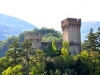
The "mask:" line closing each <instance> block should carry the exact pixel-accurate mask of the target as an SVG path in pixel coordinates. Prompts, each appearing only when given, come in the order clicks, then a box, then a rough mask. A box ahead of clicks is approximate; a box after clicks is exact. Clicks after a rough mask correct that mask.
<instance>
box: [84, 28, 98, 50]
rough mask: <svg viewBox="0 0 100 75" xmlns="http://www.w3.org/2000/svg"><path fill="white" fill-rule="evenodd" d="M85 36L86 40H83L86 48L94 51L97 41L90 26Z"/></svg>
mask: <svg viewBox="0 0 100 75" xmlns="http://www.w3.org/2000/svg"><path fill="white" fill-rule="evenodd" d="M86 38H87V40H86V41H85V47H86V48H87V49H88V50H93V51H96V44H97V41H96V36H95V34H94V33H93V29H92V28H91V29H90V32H89V34H88V35H87V37H86Z"/></svg>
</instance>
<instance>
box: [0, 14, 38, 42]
mask: <svg viewBox="0 0 100 75" xmlns="http://www.w3.org/2000/svg"><path fill="white" fill-rule="evenodd" d="M34 28H36V26H34V25H32V24H30V23H28V22H26V21H24V20H21V19H18V18H15V17H11V16H8V15H4V14H0V40H4V39H6V38H7V37H8V36H10V35H18V34H19V33H21V32H23V31H26V30H33V29H34Z"/></svg>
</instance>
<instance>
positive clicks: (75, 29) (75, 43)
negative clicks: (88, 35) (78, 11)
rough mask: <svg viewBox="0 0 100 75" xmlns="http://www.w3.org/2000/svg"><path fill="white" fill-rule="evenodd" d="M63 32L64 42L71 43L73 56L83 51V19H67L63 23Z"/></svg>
mask: <svg viewBox="0 0 100 75" xmlns="http://www.w3.org/2000/svg"><path fill="white" fill-rule="evenodd" d="M61 27H62V31H63V41H65V42H69V44H70V49H71V54H72V55H73V54H75V53H76V54H77V53H79V52H80V51H81V33H80V28H81V19H77V18H66V19H64V20H63V21H61Z"/></svg>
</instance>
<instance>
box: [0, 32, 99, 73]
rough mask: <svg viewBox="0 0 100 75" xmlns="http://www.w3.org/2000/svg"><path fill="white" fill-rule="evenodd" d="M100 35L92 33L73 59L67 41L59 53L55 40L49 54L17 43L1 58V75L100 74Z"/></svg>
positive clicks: (26, 43)
mask: <svg viewBox="0 0 100 75" xmlns="http://www.w3.org/2000/svg"><path fill="white" fill-rule="evenodd" d="M99 35H100V34H99V31H97V33H93V32H92V31H91V30H90V32H89V35H88V36H87V40H86V41H85V43H84V44H83V47H84V49H85V50H82V52H81V53H79V54H75V55H73V56H72V55H70V54H69V51H70V48H69V43H67V42H62V49H61V50H58V47H57V45H56V42H55V41H52V44H51V45H49V46H48V48H47V49H46V51H45V50H39V49H37V50H35V49H34V48H33V47H32V43H31V42H30V41H29V40H25V41H23V42H22V43H20V42H18V40H15V41H13V42H12V43H11V45H9V49H8V50H7V52H6V55H5V56H4V57H2V58H0V75H100V51H99V50H100V49H99V48H100V40H99V39H100V36H99ZM91 36H92V37H91ZM94 37H95V38H94ZM92 41H94V42H92ZM95 41H96V43H95ZM91 42H92V43H91ZM94 43H95V44H96V45H94ZM85 47H86V48H85Z"/></svg>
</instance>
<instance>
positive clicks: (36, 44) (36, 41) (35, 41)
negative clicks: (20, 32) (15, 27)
mask: <svg viewBox="0 0 100 75" xmlns="http://www.w3.org/2000/svg"><path fill="white" fill-rule="evenodd" d="M24 39H29V40H30V41H31V42H32V47H33V48H35V49H41V39H42V35H41V33H38V32H34V33H32V32H28V33H26V34H25V35H24Z"/></svg>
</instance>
